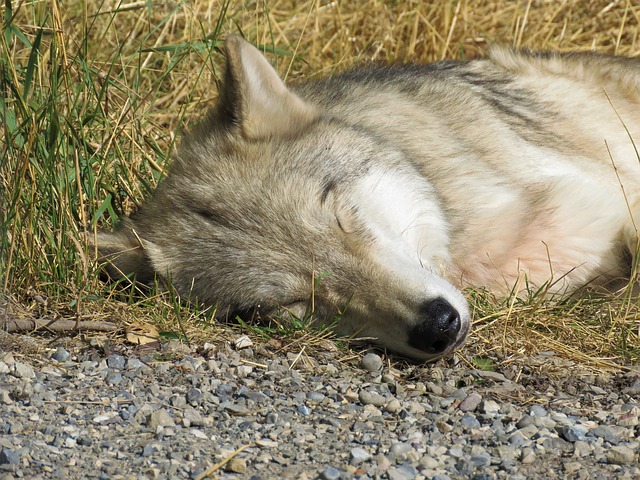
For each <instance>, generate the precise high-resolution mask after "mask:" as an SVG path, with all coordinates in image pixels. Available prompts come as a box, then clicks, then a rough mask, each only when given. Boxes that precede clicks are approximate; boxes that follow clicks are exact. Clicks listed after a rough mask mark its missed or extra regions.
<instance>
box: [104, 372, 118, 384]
mask: <svg viewBox="0 0 640 480" xmlns="http://www.w3.org/2000/svg"><path fill="white" fill-rule="evenodd" d="M104 381H105V382H107V383H108V384H110V385H117V384H118V383H120V382H122V374H121V373H120V372H113V371H108V372H107V375H106V377H104Z"/></svg>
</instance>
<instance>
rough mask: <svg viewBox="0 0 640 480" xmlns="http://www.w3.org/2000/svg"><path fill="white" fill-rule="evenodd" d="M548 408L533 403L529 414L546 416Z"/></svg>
mask: <svg viewBox="0 0 640 480" xmlns="http://www.w3.org/2000/svg"><path fill="white" fill-rule="evenodd" d="M547 413H548V412H547V410H546V409H545V408H544V407H541V406H540V405H533V406H532V407H531V410H530V411H529V414H530V415H531V416H532V417H544V416H546V415H547Z"/></svg>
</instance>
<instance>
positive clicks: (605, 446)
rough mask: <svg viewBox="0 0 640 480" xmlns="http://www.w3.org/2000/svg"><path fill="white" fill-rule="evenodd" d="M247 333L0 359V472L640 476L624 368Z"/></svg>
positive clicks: (633, 385)
mask: <svg viewBox="0 0 640 480" xmlns="http://www.w3.org/2000/svg"><path fill="white" fill-rule="evenodd" d="M94 343H96V342H94ZM249 343H250V342H244V345H247V346H246V347H245V348H237V347H233V348H232V346H231V345H226V344H225V345H216V346H215V347H213V346H210V345H205V346H203V347H200V348H197V349H196V348H193V347H192V348H191V349H189V348H187V347H186V346H184V345H180V344H179V343H177V342H175V341H174V342H169V343H168V344H166V345H164V346H162V347H159V348H158V349H155V350H146V351H140V350H134V349H128V348H125V347H123V346H115V347H112V348H105V347H104V345H103V346H102V347H98V346H93V347H85V348H83V349H75V348H70V347H69V346H68V345H67V346H66V348H65V347H58V348H57V349H56V348H54V349H52V350H51V352H50V353H49V354H47V355H41V356H36V357H33V356H31V357H26V356H22V355H18V354H17V353H7V352H5V353H0V479H2V480H4V479H13V478H38V479H39V478H42V479H44V478H46V479H49V478H52V479H80V478H82V479H85V478H100V479H120V478H126V479H130V478H132V479H145V478H163V479H164V478H204V476H205V474H206V472H207V470H208V469H209V470H210V471H211V477H210V478H221V479H244V478H247V479H255V480H257V479H289V478H291V479H316V478H319V479H327V480H328V479H347V478H348V479H378V478H379V479H392V480H405V479H407V480H408V479H423V478H429V479H437V480H445V479H458V478H474V479H478V480H479V479H492V478H509V479H521V478H522V479H523V478H577V479H582V478H640V468H639V467H638V453H639V451H640V441H639V434H640V427H639V426H638V423H639V418H640V403H639V400H640V374H639V373H638V372H630V373H626V374H619V375H616V376H611V377H609V376H602V375H600V376H598V375H588V374H586V373H585V372H583V371H581V370H579V369H577V367H576V366H575V365H572V364H570V363H566V362H565V363H566V365H564V367H563V364H562V362H563V361H562V360H560V359H557V358H556V357H554V356H553V354H552V353H548V354H545V355H539V356H536V357H534V358H531V359H530V360H529V361H528V363H527V365H525V366H522V365H520V366H513V367H510V368H508V369H506V370H504V371H502V372H498V371H478V370H474V369H472V368H469V366H467V365H466V364H465V363H464V362H459V363H458V364H456V358H451V359H447V360H444V361H440V362H439V363H437V364H435V365H432V366H424V365H411V364H405V363H401V362H395V363H393V362H389V361H388V359H386V358H385V357H384V356H380V355H378V354H375V353H368V354H366V355H364V356H362V355H360V356H358V357H357V358H354V357H352V360H350V361H344V360H341V358H342V357H343V356H344V355H345V353H344V352H337V351H333V352H331V351H328V352H321V353H318V354H314V355H313V356H311V357H306V356H296V355H292V354H283V353H281V354H279V353H277V352H276V353H274V351H269V345H250V344H249ZM239 345H240V346H243V342H240V344H239ZM273 350H275V349H273ZM163 359H164V360H163ZM551 364H552V365H555V367H559V368H560V369H562V368H565V370H564V371H565V372H566V375H565V376H564V378H561V379H556V380H554V379H553V378H551V377H548V376H541V375H540V373H539V372H540V371H543V370H544V369H542V366H544V365H551ZM536 372H538V373H536Z"/></svg>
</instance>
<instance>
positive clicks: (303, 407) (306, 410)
mask: <svg viewBox="0 0 640 480" xmlns="http://www.w3.org/2000/svg"><path fill="white" fill-rule="evenodd" d="M297 410H298V413H301V414H302V415H309V414H310V413H311V409H310V408H309V407H307V406H306V405H298V408H297Z"/></svg>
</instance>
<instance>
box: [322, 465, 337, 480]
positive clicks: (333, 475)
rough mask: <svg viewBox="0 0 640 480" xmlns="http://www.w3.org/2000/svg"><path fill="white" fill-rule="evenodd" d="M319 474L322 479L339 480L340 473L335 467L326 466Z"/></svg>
mask: <svg viewBox="0 0 640 480" xmlns="http://www.w3.org/2000/svg"><path fill="white" fill-rule="evenodd" d="M320 475H321V477H322V478H323V479H324V480H339V479H340V477H341V476H342V473H341V472H340V470H338V469H337V468H334V467H327V468H325V469H324V470H323V471H322V473H321V474H320Z"/></svg>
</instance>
